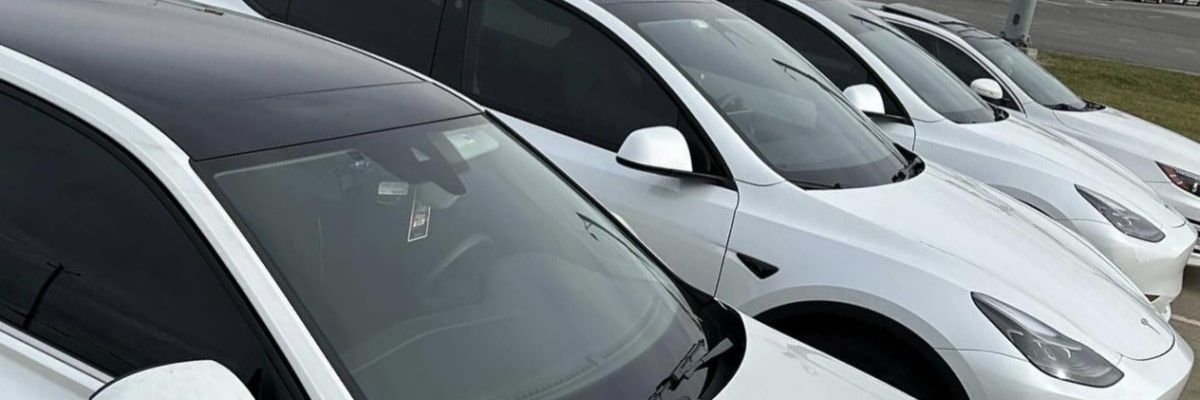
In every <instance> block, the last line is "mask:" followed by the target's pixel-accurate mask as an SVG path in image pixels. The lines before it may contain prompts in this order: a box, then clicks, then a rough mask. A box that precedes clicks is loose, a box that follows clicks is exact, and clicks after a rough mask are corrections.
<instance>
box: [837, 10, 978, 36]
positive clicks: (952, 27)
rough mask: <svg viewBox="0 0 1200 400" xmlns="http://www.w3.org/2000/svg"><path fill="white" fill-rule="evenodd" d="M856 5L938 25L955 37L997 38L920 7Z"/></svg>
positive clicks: (947, 16) (964, 23) (964, 22)
mask: <svg viewBox="0 0 1200 400" xmlns="http://www.w3.org/2000/svg"><path fill="white" fill-rule="evenodd" d="M856 3H858V4H859V5H860V6H863V8H874V9H878V10H882V11H884V12H887V13H891V14H895V15H900V16H905V17H909V18H912V19H916V20H919V21H923V22H926V23H930V24H933V25H937V26H940V27H942V28H944V29H946V30H948V31H950V32H953V33H954V34H955V35H958V36H962V37H964V38H966V37H976V38H984V39H990V38H994V37H995V35H992V34H991V33H988V32H987V31H984V30H982V29H979V28H977V27H975V25H971V23H969V22H966V21H963V20H961V19H958V18H954V17H951V16H949V15H946V14H942V13H939V12H937V11H933V10H930V9H928V8H923V7H918V6H914V5H910V4H904V3H890V4H884V3H875V2H867V1H858V2H856ZM868 5H869V6H868Z"/></svg>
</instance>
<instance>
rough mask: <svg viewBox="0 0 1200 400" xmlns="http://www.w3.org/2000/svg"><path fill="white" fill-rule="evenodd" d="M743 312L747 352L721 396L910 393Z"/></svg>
mask: <svg viewBox="0 0 1200 400" xmlns="http://www.w3.org/2000/svg"><path fill="white" fill-rule="evenodd" d="M741 317H742V321H743V322H744V324H745V327H746V354H745V356H744V358H743V359H742V363H741V365H740V366H738V369H737V372H736V373H734V375H733V379H731V380H730V381H729V383H728V384H727V385H726V386H725V388H724V389H722V390H721V393H720V394H718V395H717V397H716V398H717V399H718V400H760V399H839V400H840V399H845V400H854V399H910V398H911V397H908V396H907V395H905V394H904V393H903V392H900V391H899V390H896V389H894V388H892V387H891V386H888V385H887V384H885V383H883V382H880V381H879V380H877V379H875V378H873V377H871V376H870V375H867V374H866V373H864V372H862V371H859V370H857V369H854V367H851V366H849V365H846V364H845V363H842V362H841V361H838V360H837V359H835V358H833V357H830V356H828V355H826V354H825V353H822V352H820V351H818V350H816V349H814V348H812V347H809V346H808V345H806V344H804V343H801V342H798V341H796V339H792V338H790V337H788V336H786V335H784V334H782V333H779V332H776V331H775V330H772V329H771V328H768V327H767V326H766V325H763V324H762V323H760V322H758V321H755V320H754V319H752V318H750V317H747V316H745V315H742V316H741Z"/></svg>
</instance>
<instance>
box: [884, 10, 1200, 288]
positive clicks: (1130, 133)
mask: <svg viewBox="0 0 1200 400" xmlns="http://www.w3.org/2000/svg"><path fill="white" fill-rule="evenodd" d="M879 14H880V15H881V16H882V17H883V18H884V19H886V20H887V21H888V22H891V23H892V24H893V25H895V26H896V27H897V28H899V29H900V30H901V31H904V33H905V34H907V35H908V36H909V37H911V38H912V39H913V40H914V41H916V42H917V43H918V44H920V45H921V46H923V47H925V49H926V50H929V52H930V54H933V56H934V57H937V58H938V60H940V61H942V63H943V64H945V65H946V67H947V68H949V69H950V71H951V72H953V73H954V74H955V75H956V76H958V77H959V79H962V80H963V82H967V83H973V82H976V81H979V80H981V79H982V80H983V81H979V83H978V84H976V85H975V86H977V87H981V86H986V85H992V84H991V83H989V81H994V82H996V83H997V84H998V88H999V89H1000V91H999V92H992V93H995V94H998V96H994V97H996V98H987V97H985V99H986V100H988V101H990V102H992V103H994V104H997V105H1000V106H1002V107H1005V108H1006V109H1008V110H1009V111H1011V112H1016V113H1019V114H1021V115H1023V116H1025V117H1026V118H1028V119H1029V120H1030V121H1032V122H1034V123H1037V124H1038V125H1040V126H1042V127H1047V128H1050V129H1052V130H1053V131H1055V132H1062V133H1065V134H1067V135H1069V136H1071V137H1074V138H1075V139H1078V140H1079V141H1082V142H1084V143H1087V144H1088V145H1089V146H1091V147H1093V148H1095V149H1097V150H1100V151H1101V152H1103V153H1104V154H1105V155H1107V156H1109V157H1111V158H1112V159H1114V160H1116V161H1117V162H1120V163H1121V165H1123V166H1125V167H1126V168H1127V169H1129V170H1130V171H1133V173H1134V174H1135V175H1137V177H1138V179H1140V180H1142V181H1143V182H1145V183H1146V184H1147V185H1149V186H1150V187H1151V188H1153V189H1154V191H1155V192H1157V193H1158V196H1159V197H1161V198H1162V199H1163V200H1165V201H1166V203H1167V204H1168V205H1170V206H1171V207H1172V208H1174V209H1175V210H1177V211H1179V212H1180V213H1181V214H1183V215H1184V216H1185V217H1187V219H1188V220H1189V221H1190V222H1191V225H1192V227H1194V228H1200V143H1196V142H1195V141H1193V140H1191V139H1188V138H1186V137H1184V136H1182V135H1180V134H1178V133H1175V132H1172V131H1170V130H1167V129H1165V128H1163V127H1161V126H1158V125H1155V124H1153V123H1151V122H1149V121H1146V120H1143V119H1141V118H1138V117H1135V116H1133V115H1130V114H1128V113H1125V112H1123V111H1121V110H1118V109H1115V108H1112V107H1108V106H1105V105H1101V104H1097V103H1094V102H1090V101H1087V100H1085V99H1082V98H1080V97H1079V96H1078V95H1076V94H1075V93H1074V92H1072V91H1071V89H1069V88H1068V87H1067V86H1066V85H1064V84H1063V83H1062V82H1059V81H1058V79H1057V78H1055V77H1054V75H1051V74H1050V73H1049V72H1047V71H1046V70H1045V69H1043V68H1042V66H1041V65H1040V64H1038V62H1037V61H1035V60H1033V59H1031V58H1029V57H1028V56H1026V55H1025V53H1023V52H1021V51H1020V50H1018V49H1017V48H1015V47H1013V46H1012V45H1010V44H1008V42H1006V41H1004V40H1003V39H1000V38H998V37H996V36H994V35H992V34H990V33H987V32H984V31H982V30H980V29H978V28H976V27H974V26H972V25H971V24H969V23H966V22H963V21H961V20H957V19H954V18H952V17H949V16H946V15H943V14H939V13H936V12H933V11H929V10H926V9H923V8H918V7H914V6H909V5H904V4H893V5H887V6H884V8H883V9H882V10H881V11H879ZM988 93H989V92H986V91H983V92H980V93H979V94H980V95H981V96H986V95H988ZM1188 265H1189V266H1200V246H1197V247H1196V248H1194V249H1193V250H1192V254H1191V257H1190V258H1189V260H1188Z"/></svg>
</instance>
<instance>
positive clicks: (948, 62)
mask: <svg viewBox="0 0 1200 400" xmlns="http://www.w3.org/2000/svg"><path fill="white" fill-rule="evenodd" d="M892 26H895V27H896V28H898V29H900V31H901V32H904V34H905V35H908V37H910V38H912V40H913V41H915V42H917V44H919V45H921V47H924V48H925V50H926V51H928V52H929V54H933V56H934V57H935V58H937V59H938V61H941V62H942V64H944V65H945V66H946V68H948V69H950V72H953V73H954V75H955V76H957V77H958V79H961V80H962V81H963V82H964V83H966V84H968V85H969V84H971V82H973V81H975V80H976V79H980V78H987V79H992V80H997V79H996V77H994V76H992V74H990V73H988V72H987V70H985V69H984V68H983V66H982V65H979V63H978V62H977V61H975V59H973V58H971V56H970V55H968V54H967V53H964V52H963V51H962V50H960V49H959V48H958V47H955V46H954V45H953V44H951V43H949V42H946V41H945V40H942V39H940V38H938V37H936V36H934V35H931V34H929V33H926V32H923V31H921V30H918V29H916V28H913V27H910V26H905V25H901V24H892ZM997 81H999V80H997ZM1001 103H1002V104H1000V105H1001V106H1004V107H1008V108H1013V109H1015V108H1017V105H1016V101H1014V100H1013V98H1012V95H1010V94H1009V93H1008V90H1005V91H1004V98H1003V99H1002V100H1001Z"/></svg>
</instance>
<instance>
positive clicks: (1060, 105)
mask: <svg viewBox="0 0 1200 400" xmlns="http://www.w3.org/2000/svg"><path fill="white" fill-rule="evenodd" d="M1046 108H1049V109H1051V110H1057V111H1082V110H1080V109H1079V107H1076V106H1073V105H1070V104H1067V103H1058V104H1047V105H1046Z"/></svg>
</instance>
